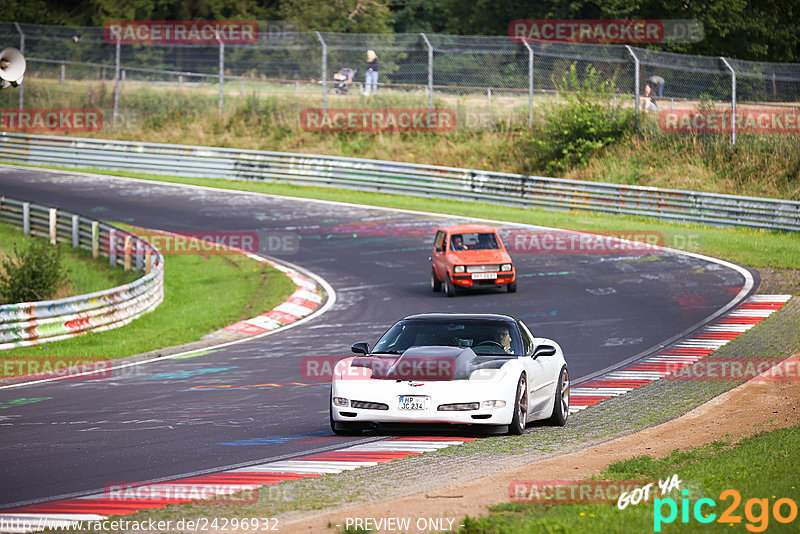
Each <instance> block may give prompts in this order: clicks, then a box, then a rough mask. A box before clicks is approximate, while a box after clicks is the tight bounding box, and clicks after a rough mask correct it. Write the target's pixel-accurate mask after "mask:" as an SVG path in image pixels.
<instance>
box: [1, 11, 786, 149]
mask: <svg viewBox="0 0 800 534" xmlns="http://www.w3.org/2000/svg"><path fill="white" fill-rule="evenodd" d="M109 41H110V39H109V38H107V36H104V29H103V28H102V27H66V26H48V25H35V24H17V23H13V22H3V23H0V45H2V46H3V47H6V46H14V47H17V48H20V49H21V50H22V51H23V53H24V54H25V56H26V58H27V60H28V72H27V73H26V75H25V83H24V85H23V86H22V87H21V88H20V90H19V92H18V94H17V92H16V91H3V92H2V93H0V107H2V108H6V109H7V108H16V107H20V108H23V107H29V108H35V107H46V106H50V107H52V105H53V102H54V101H55V100H57V101H58V102H61V103H62V104H61V106H62V107H69V106H73V107H94V108H98V109H101V110H102V111H103V117H104V125H105V126H106V127H108V126H112V125H113V126H115V127H124V126H125V125H131V126H134V125H136V124H138V123H141V122H142V121H144V120H148V117H147V113H148V110H153V109H158V108H159V103H160V102H161V101H162V100H163V99H164V98H165V96H164V95H165V94H166V92H168V91H175V90H178V91H181V92H183V93H185V94H191V95H192V98H191V100H190V103H188V104H187V105H186V107H188V108H189V109H190V110H193V111H200V112H209V113H212V112H214V111H217V112H218V113H220V114H224V113H225V112H226V110H230V109H233V108H235V107H236V106H237V105H239V104H240V103H241V100H242V99H244V98H246V97H249V96H251V95H255V96H256V97H260V98H263V97H267V96H270V97H275V98H277V99H280V100H282V101H284V102H287V103H290V104H293V105H295V106H296V107H297V110H298V111H299V110H300V109H303V108H306V107H321V108H336V107H419V108H425V107H434V106H436V107H448V108H451V109H454V110H455V111H456V113H457V115H458V117H459V121H458V124H459V127H462V128H479V127H483V126H486V125H492V124H495V123H496V122H497V121H519V122H524V121H526V120H527V121H528V123H529V124H530V123H532V122H533V120H534V118H535V116H536V114H537V113H538V112H539V111H540V110H541V109H542V108H544V107H547V106H549V105H552V104H553V103H556V104H557V103H558V102H559V101H560V99H561V96H562V95H561V94H560V93H559V82H560V81H561V79H562V78H563V76H564V75H565V74H566V73H567V72H569V69H570V67H571V66H572V65H573V64H574V65H575V66H576V69H577V72H578V73H579V75H583V73H584V72H585V69H586V68H587V67H589V66H591V67H592V68H594V69H596V70H597V71H598V72H599V73H600V79H601V80H608V81H612V82H613V83H614V92H613V95H612V98H614V99H615V100H616V101H618V102H620V103H622V104H623V105H626V106H635V105H636V104H637V102H639V96H641V94H642V91H643V88H644V84H645V83H646V81H647V80H648V78H650V77H651V76H660V77H662V78H663V79H664V80H665V83H664V87H663V95H662V96H661V97H660V98H658V105H659V108H660V109H662V110H663V109H664V108H665V107H666V108H668V109H675V108H692V107H696V106H698V105H699V104H700V103H705V105H709V103H711V102H714V103H716V105H717V106H718V107H720V109H723V110H724V109H731V108H733V109H735V106H736V105H737V101H738V103H739V104H740V105H745V106H746V105H750V104H752V105H758V106H764V105H770V106H772V107H788V108H793V107H794V106H795V105H796V104H797V103H798V102H800V64H796V63H765V62H753V61H742V60H735V59H731V58H722V57H707V56H694V55H687V54H674V53H668V52H660V51H656V50H651V49H645V48H640V47H635V46H628V45H622V44H589V43H565V42H540V41H537V42H532V41H529V42H515V41H514V40H512V39H511V38H510V37H509V36H506V35H504V36H474V35H473V36H469V35H466V36H465V35H447V34H422V33H415V34H396V33H395V34H346V33H328V32H295V31H288V30H285V29H284V28H283V27H282V26H280V25H276V24H274V23H267V22H263V23H259V32H258V38H257V40H256V41H255V42H252V43H249V44H230V43H227V44H226V43H222V42H219V43H204V44H125V43H114V42H109ZM368 49H373V50H375V51H376V52H377V54H378V58H379V65H380V66H379V78H378V91H377V94H376V95H375V97H374V98H369V99H368V98H366V97H365V96H364V95H363V89H364V73H365V70H366V63H367V60H366V51H367V50H368ZM345 67H347V68H353V69H356V70H357V73H356V74H355V77H354V78H353V83H352V84H349V85H348V86H347V87H346V89H347V90H346V91H343V90H342V88H340V87H337V85H338V84H337V83H336V82H334V80H333V74H334V73H336V72H337V71H339V70H340V69H342V68H345ZM144 86H148V87H147V88H148V90H149V99H148V98H145V97H139V98H129V95H130V92H131V91H136V90H139V89H142V88H143V87H144ZM636 107H637V109H638V108H639V106H636ZM290 108H291V107H290ZM294 115H297V114H296V113H295V114H294ZM149 120H158V119H156V118H150V119H149ZM162 120H166V119H163V118H162ZM732 139H735V137H734V138H732Z"/></svg>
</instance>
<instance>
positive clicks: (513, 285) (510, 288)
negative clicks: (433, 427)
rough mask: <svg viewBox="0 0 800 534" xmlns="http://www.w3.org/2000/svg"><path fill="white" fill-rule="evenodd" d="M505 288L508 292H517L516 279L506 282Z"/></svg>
mask: <svg viewBox="0 0 800 534" xmlns="http://www.w3.org/2000/svg"><path fill="white" fill-rule="evenodd" d="M506 289H507V290H508V292H509V293H516V292H517V282H516V281H514V282H511V283H510V284H508V285H507V286H506Z"/></svg>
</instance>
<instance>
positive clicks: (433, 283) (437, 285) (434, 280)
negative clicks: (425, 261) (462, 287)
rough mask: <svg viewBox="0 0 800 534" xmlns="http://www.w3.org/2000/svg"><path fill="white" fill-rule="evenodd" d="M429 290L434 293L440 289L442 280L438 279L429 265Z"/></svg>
mask: <svg viewBox="0 0 800 534" xmlns="http://www.w3.org/2000/svg"><path fill="white" fill-rule="evenodd" d="M431 290H433V292H434V293H438V292H439V291H441V290H442V281H441V280H439V277H438V276H436V270H435V269H434V268H432V267H431Z"/></svg>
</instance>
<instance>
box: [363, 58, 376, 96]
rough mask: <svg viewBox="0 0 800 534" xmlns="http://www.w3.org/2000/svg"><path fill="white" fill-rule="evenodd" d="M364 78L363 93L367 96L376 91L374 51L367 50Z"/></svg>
mask: <svg viewBox="0 0 800 534" xmlns="http://www.w3.org/2000/svg"><path fill="white" fill-rule="evenodd" d="M364 76H365V78H366V79H365V81H366V88H365V93H366V95H367V96H369V95H371V94H374V93H375V92H376V91H377V90H378V54H376V53H375V51H374V50H367V70H366V73H365V74H364Z"/></svg>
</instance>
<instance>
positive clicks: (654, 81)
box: [647, 76, 664, 98]
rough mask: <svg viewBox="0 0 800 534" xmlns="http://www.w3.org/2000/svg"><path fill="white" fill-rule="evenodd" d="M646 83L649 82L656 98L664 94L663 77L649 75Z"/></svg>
mask: <svg viewBox="0 0 800 534" xmlns="http://www.w3.org/2000/svg"><path fill="white" fill-rule="evenodd" d="M647 83H648V84H650V88H651V89H652V90H653V91H655V93H656V94H657V95H658V98H661V97H663V96H664V78H662V77H661V76H650V77H649V78H648V79H647Z"/></svg>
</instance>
